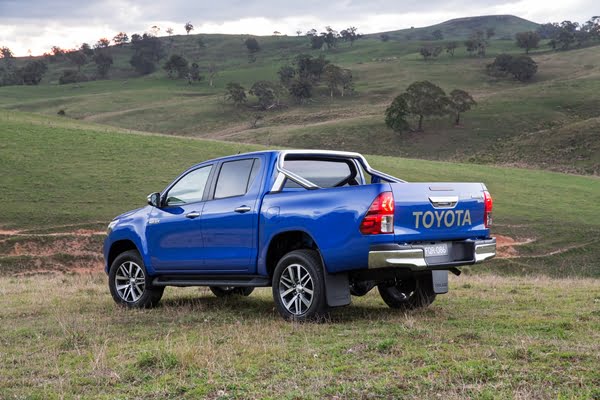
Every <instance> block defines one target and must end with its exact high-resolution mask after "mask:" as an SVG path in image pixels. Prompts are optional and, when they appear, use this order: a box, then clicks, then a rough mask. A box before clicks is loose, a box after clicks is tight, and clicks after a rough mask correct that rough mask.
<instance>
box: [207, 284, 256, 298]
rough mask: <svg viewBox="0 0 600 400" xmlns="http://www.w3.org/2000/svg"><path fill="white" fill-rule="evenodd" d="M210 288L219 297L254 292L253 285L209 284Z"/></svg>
mask: <svg viewBox="0 0 600 400" xmlns="http://www.w3.org/2000/svg"><path fill="white" fill-rule="evenodd" d="M208 288H209V289H210V291H211V292H213V294H214V295H215V296H217V297H229V296H250V294H251V293H252V292H254V288H253V287H235V286H209V287H208Z"/></svg>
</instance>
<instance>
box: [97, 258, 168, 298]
mask: <svg viewBox="0 0 600 400" xmlns="http://www.w3.org/2000/svg"><path fill="white" fill-rule="evenodd" d="M108 288H109V289H110V294H111V295H112V298H113V300H114V301H115V303H117V304H119V305H121V306H124V307H129V308H151V307H155V306H156V305H157V304H158V303H159V302H160V299H161V297H162V295H163V292H164V291H165V288H164V287H157V286H152V278H151V277H150V276H149V275H148V272H147V271H146V267H145V266H144V261H143V260H142V257H140V255H139V253H138V252H137V251H135V250H130V251H126V252H124V253H121V254H119V255H118V256H117V258H115V260H114V261H113V263H112V265H111V266H110V271H109V273H108Z"/></svg>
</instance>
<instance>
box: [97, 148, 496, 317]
mask: <svg viewBox="0 0 600 400" xmlns="http://www.w3.org/2000/svg"><path fill="white" fill-rule="evenodd" d="M491 223H492V198H491V196H490V194H489V193H488V191H487V189H486V187H485V185H484V184H482V183H409V182H406V181H403V180H401V179H398V178H395V177H393V176H390V175H388V174H385V173H383V172H379V171H377V170H375V169H373V168H371V166H370V165H369V163H368V162H367V160H366V159H365V158H364V157H363V156H361V155H360V154H357V153H348V152H336V151H314V150H307V151H300V150H294V151H261V152H254V153H247V154H238V155H234V156H230V157H223V158H218V159H214V160H209V161H205V162H203V163H200V164H197V165H194V166H193V167H191V168H189V169H188V170H186V171H185V172H184V173H183V174H181V175H180V176H179V177H178V178H177V179H175V180H174V181H173V183H171V184H170V185H168V186H167V187H166V189H164V190H163V191H162V192H160V193H152V194H150V195H149V196H148V205H147V206H145V207H143V208H140V209H137V210H134V211H130V212H127V213H125V214H122V215H120V216H118V217H116V218H115V219H114V220H113V221H112V222H111V223H110V224H109V226H108V236H107V238H106V240H105V243H104V258H105V261H106V273H107V274H108V276H109V279H108V283H109V288H110V292H111V294H112V297H113V298H114V300H115V301H116V302H117V303H118V304H120V305H123V306H127V307H138V308H139V307H152V306H154V305H156V304H157V303H158V302H159V301H160V299H161V297H162V294H163V291H164V288H165V287H166V286H208V287H209V288H210V290H211V291H212V292H213V293H214V294H215V295H216V296H230V295H243V296H248V295H249V294H250V293H251V292H252V291H253V290H254V288H255V287H268V286H270V287H272V291H273V298H274V301H275V304H276V306H277V309H278V311H279V313H280V314H281V315H282V316H283V317H284V318H286V319H292V320H306V319H314V318H318V317H319V316H322V315H323V314H324V313H325V312H326V310H327V309H328V308H329V307H337V306H344V305H347V304H349V303H350V301H351V296H352V295H354V296H363V295H365V294H367V293H368V292H369V291H370V290H371V289H373V288H374V287H375V286H377V289H378V291H379V293H380V294H381V297H382V298H383V300H384V302H385V303H386V304H387V305H388V306H390V307H392V308H398V309H404V310H406V309H413V308H419V307H426V306H428V305H429V304H431V302H433V301H434V299H435V297H436V295H437V294H441V293H446V292H447V291H448V272H449V271H450V272H452V273H454V274H457V275H458V274H460V270H459V269H458V267H460V266H464V265H470V264H475V263H479V262H482V261H484V260H487V259H490V258H492V257H494V256H495V255H496V240H495V239H494V238H491V237H490V231H489V227H490V225H491Z"/></svg>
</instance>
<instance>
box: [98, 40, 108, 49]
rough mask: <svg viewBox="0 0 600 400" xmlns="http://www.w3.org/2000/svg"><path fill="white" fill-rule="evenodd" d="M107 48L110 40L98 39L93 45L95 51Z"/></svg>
mask: <svg viewBox="0 0 600 400" xmlns="http://www.w3.org/2000/svg"><path fill="white" fill-rule="evenodd" d="M108 46H110V40H108V39H107V38H100V39H98V41H97V42H96V44H95V45H94V48H95V49H106V48H107V47H108Z"/></svg>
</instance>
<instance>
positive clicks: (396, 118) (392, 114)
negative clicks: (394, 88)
mask: <svg viewBox="0 0 600 400" xmlns="http://www.w3.org/2000/svg"><path fill="white" fill-rule="evenodd" d="M408 116H409V111H408V103H407V102H406V94H405V93H403V94H401V95H399V96H396V98H395V99H394V100H393V101H392V104H390V106H389V107H388V108H387V109H386V110H385V124H386V125H387V126H388V128H391V129H393V130H394V131H395V132H403V131H407V130H409V129H410V126H409V124H408V121H407V120H406V119H407V118H408Z"/></svg>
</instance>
